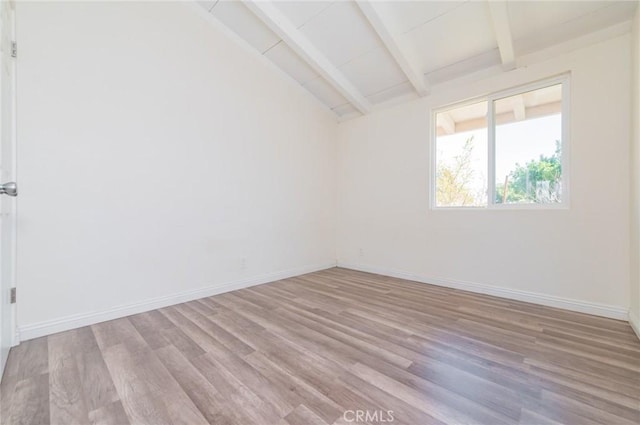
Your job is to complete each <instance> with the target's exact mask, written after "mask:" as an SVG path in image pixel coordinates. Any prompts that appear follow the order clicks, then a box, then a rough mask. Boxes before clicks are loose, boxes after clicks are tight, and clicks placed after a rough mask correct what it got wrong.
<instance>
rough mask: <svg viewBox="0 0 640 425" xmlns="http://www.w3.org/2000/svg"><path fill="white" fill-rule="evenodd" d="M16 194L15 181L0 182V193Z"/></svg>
mask: <svg viewBox="0 0 640 425" xmlns="http://www.w3.org/2000/svg"><path fill="white" fill-rule="evenodd" d="M2 194H5V195H9V196H18V185H17V184H16V182H9V183H5V184H0V195H2Z"/></svg>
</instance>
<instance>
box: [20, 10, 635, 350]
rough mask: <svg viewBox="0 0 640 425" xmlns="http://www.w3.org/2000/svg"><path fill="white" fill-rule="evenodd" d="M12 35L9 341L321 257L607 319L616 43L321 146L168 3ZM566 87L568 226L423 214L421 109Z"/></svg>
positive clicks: (256, 79) (618, 275)
mask: <svg viewBox="0 0 640 425" xmlns="http://www.w3.org/2000/svg"><path fill="white" fill-rule="evenodd" d="M150 10H151V11H152V12H151V13H150V12H149V11H150ZM637 21H638V18H637V16H636V28H637V27H638V24H637ZM18 32H19V34H18V37H19V40H20V58H19V71H18V72H19V106H18V116H19V122H18V126H19V127H18V130H19V133H20V134H19V137H20V147H19V148H20V149H19V164H20V169H19V181H20V185H21V187H20V189H21V194H20V199H19V227H18V228H19V235H18V240H19V249H18V251H19V255H18V287H19V293H20V304H19V307H20V308H19V309H18V324H19V327H20V329H21V331H22V332H23V337H26V338H28V337H34V336H38V335H42V334H46V333H50V332H53V331H56V330H61V329H64V328H68V327H72V326H79V325H82V324H86V323H88V322H93V321H99V320H104V319H106V318H109V317H117V316H123V315H126V314H128V313H131V312H133V311H142V310H145V309H150V308H154V307H156V306H158V305H162V304H171V303H173V302H177V301H179V300H185V299H189V298H196V297H200V296H204V295H206V294H208V293H215V292H218V291H224V290H228V289H232V288H235V287H240V286H243V285H248V284H251V283H257V282H265V281H269V280H274V279H277V278H280V277H283V276H286V275H292V274H298V273H302V272H304V271H308V270H313V269H315V268H322V267H326V266H329V265H331V264H333V263H334V262H335V257H336V247H337V252H338V253H337V255H338V259H339V262H340V263H341V264H343V265H348V266H351V267H356V268H362V269H367V270H372V271H380V272H384V273H387V274H397V275H401V276H407V277H413V278H416V279H420V280H425V281H430V282H433V283H441V284H446V285H452V286H461V287H467V288H470V289H476V290H481V291H486V292H492V291H493V293H496V294H498V295H506V296H514V297H518V296H524V298H525V299H530V300H534V301H539V302H545V303H551V304H553V302H554V300H555V301H557V302H558V305H561V306H563V307H568V308H572V307H576V308H578V309H580V308H582V309H585V310H586V311H591V312H594V313H597V314H605V315H611V316H620V314H621V313H620V312H624V311H626V309H627V308H628V307H629V258H630V255H629V254H630V250H629V246H630V242H631V241H630V237H629V225H628V223H629V222H630V221H632V220H630V215H629V206H630V203H629V197H628V193H629V190H630V186H629V175H630V171H629V162H628V160H627V158H628V157H629V145H628V141H629V139H630V130H629V129H630V127H631V126H630V120H629V116H628V115H625V114H624V113H622V114H621V113H620V112H621V111H625V110H627V109H628V105H629V103H630V101H631V95H630V94H629V85H628V81H630V79H631V73H630V71H629V69H630V66H631V63H630V59H629V48H630V37H629V36H624V37H619V38H616V39H613V40H610V41H607V42H604V43H601V44H598V45H595V46H592V47H589V48H586V49H582V50H579V51H575V52H573V53H571V54H568V55H565V56H562V57H557V58H555V59H552V60H549V61H547V62H544V63H540V64H537V65H531V66H528V67H527V68H524V69H519V70H517V71H514V72H510V73H506V74H502V75H497V76H493V77H487V78H483V79H480V80H478V81H475V82H469V83H464V84H458V85H457V86H456V85H453V84H452V85H449V86H448V87H447V88H446V89H440V90H437V89H436V90H435V92H434V93H433V94H432V95H431V96H430V97H428V98H425V99H421V100H418V101H415V102H412V103H408V104H404V105H401V106H397V107H395V108H393V109H387V110H383V111H379V112H376V113H374V114H372V115H369V116H366V117H362V118H359V119H355V120H351V121H347V122H345V123H342V124H341V125H340V127H339V128H338V127H337V126H336V123H335V118H334V116H333V115H332V114H331V113H330V112H329V111H327V110H326V109H324V108H323V107H322V106H320V105H319V104H318V103H317V102H315V101H314V100H313V99H311V97H310V96H309V95H308V94H307V93H306V92H304V89H302V88H301V87H297V86H296V84H295V83H292V81H289V80H287V78H285V77H283V76H282V75H281V74H280V73H279V72H278V71H275V70H274V69H273V67H272V66H270V65H268V64H267V63H266V61H265V60H261V59H260V58H258V57H255V55H252V54H249V53H247V51H244V50H243V49H239V48H238V46H237V45H236V44H235V43H234V42H232V41H230V40H229V39H228V37H226V36H225V35H223V34H221V33H220V32H219V31H217V30H215V29H214V28H212V27H211V26H210V25H209V24H208V23H206V22H205V21H204V20H202V19H201V18H200V17H198V16H197V14H194V13H193V10H189V8H188V7H187V6H186V5H184V4H171V3H156V4H154V6H153V8H152V9H150V8H149V5H148V4H134V3H111V4H106V3H93V2H92V3H86V4H82V3H79V2H78V3H46V4H34V3H28V2H24V3H23V2H21V3H19V4H18ZM637 34H638V33H637V29H636V32H635V35H634V40H635V42H636V44H635V51H636V53H637V49H638V43H637V38H638V35H637ZM70 64H71V65H70ZM635 65H636V68H635V69H636V71H635V72H636V73H635V74H634V75H635V77H634V81H635V82H636V84H637V82H638V78H637V75H638V74H637V56H636V59H635ZM569 70H570V71H571V72H572V140H571V145H572V158H571V162H572V164H571V174H572V175H571V179H572V187H573V188H572V194H571V209H569V210H557V211H447V212H445V211H431V210H429V209H428V191H427V188H428V179H429V171H428V165H429V162H430V161H429V140H428V132H429V126H430V124H429V109H430V108H431V107H437V106H441V105H443V104H447V103H451V102H455V101H458V100H461V99H464V98H469V97H473V96H477V95H482V94H485V93H487V92H489V91H495V90H501V89H504V88H508V87H512V86H516V85H519V84H522V83H528V82H530V81H532V80H536V79H540V78H544V77H548V76H550V75H555V74H558V73H561V72H565V71H569ZM636 87H637V86H636ZM635 93H636V95H635V101H636V108H637V89H636V91H635ZM637 111H638V109H635V112H633V114H635V115H632V116H633V117H634V123H635V128H636V133H634V134H635V136H634V137H635V139H634V140H636V142H637V140H638V134H639V133H638V132H637V125H638V120H637V116H638V113H637ZM159 117H160V119H159ZM336 140H337V141H338V142H339V147H338V146H337V145H336ZM603 143H605V144H604V145H603ZM337 149H339V152H337ZM336 162H337V163H338V168H337V170H336ZM638 163H640V160H638ZM602 164H609V165H610V166H609V168H606V169H605V168H603V166H602ZM336 175H337V179H336ZM337 181H339V182H340V184H341V185H340V187H339V189H338V191H337V193H338V197H339V205H338V207H337V210H338V214H339V220H338V226H339V229H338V230H339V234H340V235H341V237H340V238H339V239H338V240H337V241H335V239H334V235H335V217H334V215H335V211H336V203H335V199H334V198H335V196H336V188H337V185H336V182H337ZM634 193H637V192H634ZM141 218H142V219H141ZM513 229H520V230H519V231H518V232H514V231H513ZM631 246H633V244H631ZM520 253H522V254H520ZM631 258H633V262H634V264H635V265H636V266H637V261H636V260H637V257H631ZM636 268H637V267H636ZM483 285H484V286H483ZM637 289H638V292H640V288H637ZM638 292H636V298H634V299H635V300H636V301H638V303H639V304H638V308H640V298H638V296H639V295H638ZM523 294H524V295H523ZM532 294H538V296H539V298H537V299H536V298H535V297H533V298H532ZM566 300H574V301H575V303H574V304H571V303H567V301H566ZM636 311H637V310H636Z"/></svg>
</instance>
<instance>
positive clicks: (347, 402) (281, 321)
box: [0, 269, 640, 425]
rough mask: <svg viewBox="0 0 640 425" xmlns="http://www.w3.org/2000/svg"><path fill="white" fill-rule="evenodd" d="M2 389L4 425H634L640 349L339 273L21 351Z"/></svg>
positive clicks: (503, 303)
mask: <svg viewBox="0 0 640 425" xmlns="http://www.w3.org/2000/svg"><path fill="white" fill-rule="evenodd" d="M1 389H2V398H1V407H2V409H1V414H2V416H1V417H0V422H2V424H47V423H52V424H65V425H66V424H76V423H78V424H85V423H92V424H118V425H119V424H153V425H159V424H165V423H166V424H169V423H176V424H189V425H197V424H207V423H210V424H220V425H225V424H243V425H246V424H278V425H286V424H290V425H297V424H300V425H314V424H333V423H335V424H358V423H364V422H354V421H353V419H357V417H356V416H355V415H356V414H357V411H369V415H370V416H369V421H368V423H385V424H388V423H392V424H406V425H423V424H489V425H498V424H508V423H522V424H556V423H565V424H580V425H583V424H584V425H589V424H607V425H617V424H635V425H637V424H638V423H640V341H639V340H638V339H637V337H636V336H635V335H634V333H633V331H632V330H631V328H630V327H629V325H628V324H627V323H624V322H620V321H616V320H609V319H603V318H598V317H593V316H588V315H584V314H578V313H571V312H567V311H562V310H557V309H552V308H546V307H540V306H536V305H532V304H527V303H521V302H516V301H509V300H505V299H500V298H494V297H489V296H482V295H477V294H471V293H467V292H462V291H456V290H451V289H445V288H440V287H436V286H430V285H425V284H421V283H415V282H410V281H404V280H400V279H394V278H389V277H383V276H378V275H373V274H367V273H361V272H355V271H349V270H344V269H331V270H325V271H322V272H318V273H312V274H308V275H305V276H300V277H297V278H292V279H286V280H283V281H278V282H274V283H270V284H266V285H262V286H256V287H253V288H250V289H243V290H240V291H235V292H231V293H227V294H223V295H218V296H215V297H210V298H205V299H201V300H198V301H192V302H189V303H185V304H181V305H177V306H173V307H168V308H163V309H160V310H156V311H151V312H148V313H143V314H138V315H135V316H131V317H127V318H124V319H118V320H113V321H111V322H105V323H100V324H97V325H93V326H90V327H85V328H81V329H76V330H73V331H69V332H64V333H60V334H56V335H52V336H49V337H45V338H39V339H35V340H31V341H27V342H24V343H22V344H20V345H19V346H18V347H16V348H14V349H13V350H12V351H11V354H10V357H9V363H8V365H7V369H6V372H5V375H4V378H3V381H2V385H1ZM388 410H391V411H393V413H392V414H391V416H392V417H393V422H389V420H390V419H391V416H389V412H387V411H388ZM345 411H351V412H348V413H347V416H346V418H345V417H344V413H345ZM381 411H382V412H381ZM376 415H377V416H376ZM372 416H373V419H372ZM376 418H377V419H378V421H376V420H375V419H376ZM361 419H366V417H361ZM381 419H385V420H386V421H387V422H382V421H381Z"/></svg>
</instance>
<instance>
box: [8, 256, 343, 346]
mask: <svg viewBox="0 0 640 425" xmlns="http://www.w3.org/2000/svg"><path fill="white" fill-rule="evenodd" d="M335 266H336V263H335V262H332V263H325V264H316V265H311V266H305V267H299V268H295V269H289V270H282V271H279V272H275V273H268V274H264V275H261V276H256V277H252V278H248V279H243V280H238V281H234V282H228V283H224V284H220V285H215V286H209V287H206V288H201V289H195V290H191V291H185V292H180V293H177V294H172V295H166V296H163V297H157V298H152V299H150V300H146V301H141V302H137V303H133V304H128V305H122V306H118V307H114V308H110V309H108V310H103V311H94V312H90V313H82V314H75V315H71V316H67V317H62V318H59V319H54V320H48V321H45V322H40V323H35V324H32V325H27V326H20V327H19V328H18V338H19V341H27V340H29V339H33V338H38V337H41V336H46V335H51V334H54V333H58V332H63V331H67V330H70V329H76V328H80V327H83V326H88V325H93V324H95V323H100V322H105V321H107V320H113V319H119V318H121V317H126V316H131V315H132V314H138V313H143V312H145V311H150V310H155V309H157V308H162V307H167V306H170V305H175V304H180V303H184V302H187V301H193V300H197V299H199V298H205V297H210V296H212V295H217V294H222V293H224V292H229V291H235V290H238V289H242V288H248V287H250V286H255V285H261V284H263V283H268V282H273V281H276V280H281V279H286V278H289V277H294V276H300V275H302V274H306V273H312V272H316V271H319V270H325V269H329V268H332V267H335Z"/></svg>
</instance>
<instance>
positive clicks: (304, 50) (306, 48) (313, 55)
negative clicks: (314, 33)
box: [243, 0, 371, 114]
mask: <svg viewBox="0 0 640 425" xmlns="http://www.w3.org/2000/svg"><path fill="white" fill-rule="evenodd" d="M243 2H244V4H245V6H247V8H248V9H249V10H251V11H252V12H253V13H254V14H255V15H256V16H257V17H258V18H259V19H260V20H261V21H262V22H263V23H264V24H265V25H267V27H268V28H269V29H270V30H271V31H273V32H274V33H276V35H278V37H280V38H281V39H282V40H283V41H284V42H285V43H286V44H287V45H288V46H289V47H290V48H291V50H293V51H294V52H295V53H296V54H297V55H298V56H300V57H301V58H302V59H303V60H304V61H305V62H306V63H307V64H308V65H309V66H311V68H313V69H314V70H315V71H316V72H317V73H318V74H320V75H321V76H322V77H323V78H324V79H325V80H326V81H328V82H329V83H330V84H331V85H332V86H333V87H334V88H335V89H336V90H337V91H338V92H339V93H340V94H342V96H344V97H345V98H346V99H347V100H349V101H350V102H351V103H352V104H353V106H355V107H356V109H358V110H359V111H360V112H361V113H363V114H366V113H367V112H369V111H370V110H371V103H370V102H369V100H367V98H365V97H364V96H363V95H362V93H360V92H359V91H358V89H357V88H356V87H355V86H354V85H353V84H352V83H351V82H350V81H349V80H348V79H347V78H346V77H345V76H344V75H343V74H342V73H341V72H340V70H339V69H338V68H337V67H336V66H334V65H333V64H332V63H331V61H329V59H327V57H326V56H325V55H324V54H323V53H322V52H321V51H320V50H319V49H318V48H317V47H316V46H315V45H314V44H313V43H312V42H311V41H310V40H309V39H308V38H307V37H306V36H305V35H304V34H303V33H302V32H301V31H299V30H298V28H296V26H295V25H294V24H293V23H291V21H290V20H289V19H288V18H287V17H286V16H285V15H284V14H283V13H282V12H280V10H279V9H278V8H277V7H275V6H274V5H273V3H272V2H270V1H258V0H243Z"/></svg>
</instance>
